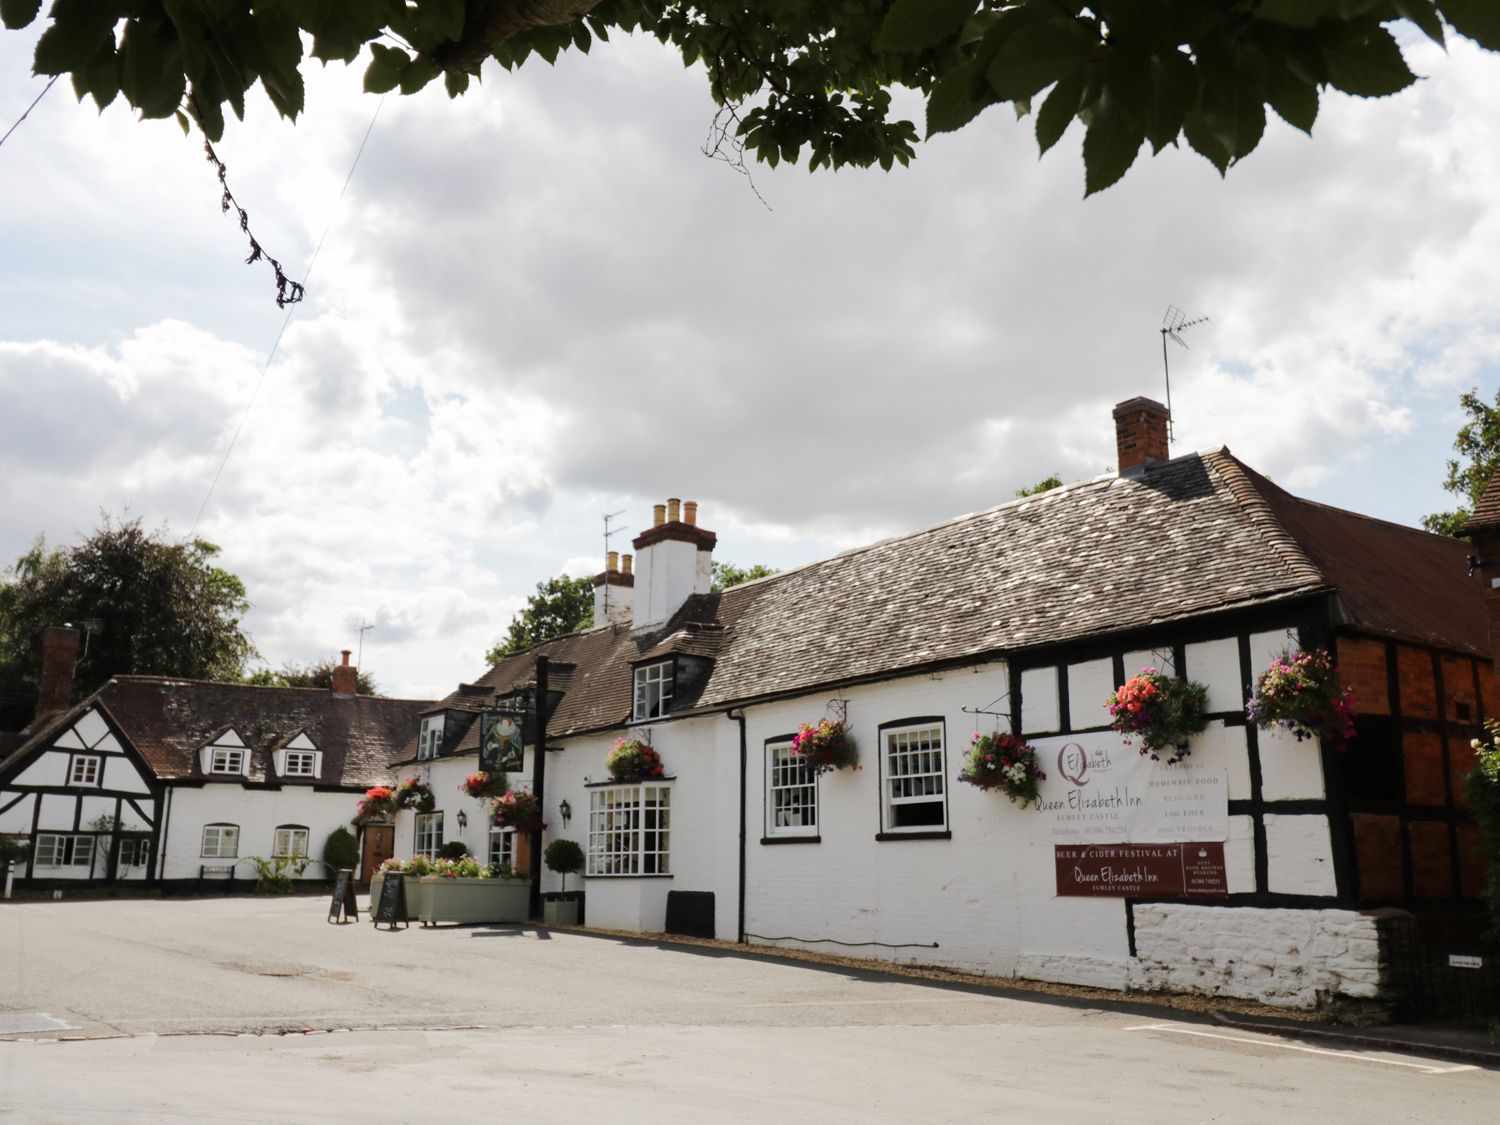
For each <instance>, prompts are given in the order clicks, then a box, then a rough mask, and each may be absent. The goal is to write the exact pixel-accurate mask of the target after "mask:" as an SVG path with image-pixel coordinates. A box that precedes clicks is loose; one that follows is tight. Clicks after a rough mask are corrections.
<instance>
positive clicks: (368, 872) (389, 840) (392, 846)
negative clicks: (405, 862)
mask: <svg viewBox="0 0 1500 1125" xmlns="http://www.w3.org/2000/svg"><path fill="white" fill-rule="evenodd" d="M395 854H396V826H395V825H393V824H367V825H365V854H364V859H363V860H361V862H360V865H359V881H360V882H361V883H368V882H369V881H370V876H372V875H374V874H375V869H376V868H377V867H379V866H380V865H381V864H382V863H384V862H385V861H386V860H388V859H390V858H391V856H393V855H395Z"/></svg>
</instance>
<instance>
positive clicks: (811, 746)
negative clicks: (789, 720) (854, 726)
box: [792, 719, 859, 773]
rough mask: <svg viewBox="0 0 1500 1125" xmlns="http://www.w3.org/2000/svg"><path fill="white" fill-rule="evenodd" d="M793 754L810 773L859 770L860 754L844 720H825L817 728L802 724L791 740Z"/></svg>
mask: <svg viewBox="0 0 1500 1125" xmlns="http://www.w3.org/2000/svg"><path fill="white" fill-rule="evenodd" d="M792 753H793V754H795V755H797V756H798V757H799V758H802V759H804V760H805V761H806V762H807V764H808V767H809V768H810V769H811V770H812V771H813V773H827V772H828V771H829V770H857V769H859V750H858V748H857V747H856V746H855V745H854V736H853V735H851V734H850V733H849V726H848V724H847V723H845V722H844V720H843V719H824V720H822V721H821V722H819V723H818V724H817V725H816V726H813V725H811V724H809V723H803V724H802V729H801V730H799V731H798V732H797V735H796V737H795V738H793V739H792Z"/></svg>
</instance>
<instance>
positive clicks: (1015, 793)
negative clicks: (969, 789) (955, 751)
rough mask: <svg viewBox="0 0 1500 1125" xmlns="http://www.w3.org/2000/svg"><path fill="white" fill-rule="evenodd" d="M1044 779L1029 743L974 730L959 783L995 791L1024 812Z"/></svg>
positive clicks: (1007, 736) (1034, 751)
mask: <svg viewBox="0 0 1500 1125" xmlns="http://www.w3.org/2000/svg"><path fill="white" fill-rule="evenodd" d="M1046 776H1047V775H1046V774H1045V773H1043V772H1042V770H1041V767H1040V766H1039V765H1038V764H1037V759H1036V750H1035V748H1033V747H1032V746H1031V744H1030V743H1028V742H1025V741H1023V740H1022V739H1020V738H1017V737H1016V736H1015V735H1013V734H1010V733H1008V732H1006V731H996V732H995V733H994V734H980V733H979V732H978V731H975V733H974V742H973V745H971V746H970V747H969V752H968V753H967V754H965V755H964V768H963V772H962V773H960V774H959V775H958V780H960V781H965V782H968V783H969V784H970V785H974V786H977V787H979V788H980V789H998V790H999V791H1000V792H1002V793H1004V794H1005V795H1006V796H1007V797H1009V798H1010V800H1011V803H1012V804H1015V805H1020V806H1021V808H1023V809H1024V808H1025V807H1026V806H1027V805H1029V804H1031V802H1032V801H1035V800H1037V799H1038V797H1039V793H1038V788H1039V783H1040V782H1041V781H1042V780H1043V779H1045V778H1046Z"/></svg>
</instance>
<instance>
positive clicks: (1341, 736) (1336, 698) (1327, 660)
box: [1245, 648, 1354, 750]
mask: <svg viewBox="0 0 1500 1125" xmlns="http://www.w3.org/2000/svg"><path fill="white" fill-rule="evenodd" d="M1245 716H1246V717H1247V718H1248V719H1249V720H1250V721H1251V722H1252V723H1254V724H1255V725H1256V726H1258V727H1261V728H1262V729H1264V728H1266V727H1281V728H1282V729H1283V730H1286V731H1290V732H1291V734H1292V736H1293V737H1294V738H1296V740H1297V741H1298V742H1302V741H1304V740H1305V739H1309V738H1314V737H1318V738H1321V739H1322V740H1323V741H1324V742H1327V743H1329V744H1330V745H1332V746H1334V747H1336V748H1337V749H1339V750H1342V749H1343V748H1344V746H1345V745H1346V744H1347V743H1348V741H1349V740H1350V739H1351V738H1353V737H1354V689H1353V688H1346V687H1343V686H1342V685H1340V683H1339V675H1338V669H1337V668H1336V667H1335V666H1334V663H1333V657H1331V656H1329V655H1328V652H1327V650H1326V649H1321V648H1319V649H1314V650H1313V651H1311V652H1303V651H1298V652H1294V653H1290V654H1288V653H1285V652H1283V653H1282V654H1281V655H1280V656H1278V657H1277V658H1276V659H1275V660H1273V661H1271V664H1270V666H1269V667H1268V668H1267V669H1266V670H1265V671H1264V672H1262V673H1261V674H1260V677H1259V678H1258V679H1257V680H1256V681H1255V694H1254V695H1252V696H1251V697H1250V702H1249V703H1248V704H1247V705H1246V706H1245Z"/></svg>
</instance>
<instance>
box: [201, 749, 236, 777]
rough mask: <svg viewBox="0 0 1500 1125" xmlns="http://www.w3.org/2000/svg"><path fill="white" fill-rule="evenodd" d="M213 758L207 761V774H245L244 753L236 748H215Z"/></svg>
mask: <svg viewBox="0 0 1500 1125" xmlns="http://www.w3.org/2000/svg"><path fill="white" fill-rule="evenodd" d="M213 750H214V752H213V757H212V758H211V759H210V760H209V765H208V772H209V773H238V774H242V773H244V772H245V751H244V750H242V749H239V748H237V747H228V746H215V747H214V748H213Z"/></svg>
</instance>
